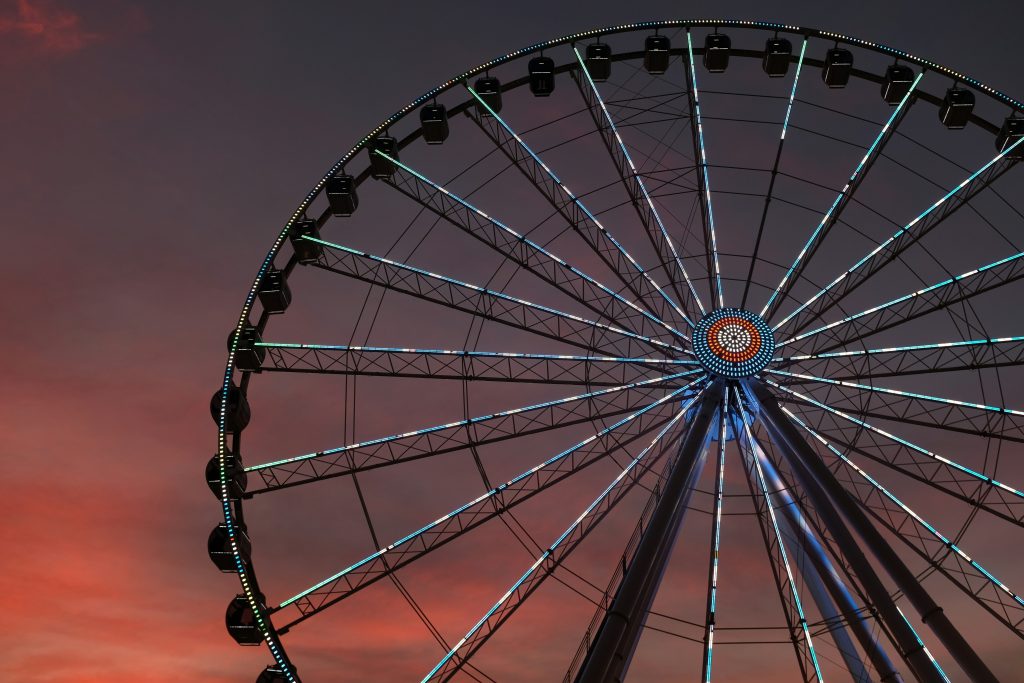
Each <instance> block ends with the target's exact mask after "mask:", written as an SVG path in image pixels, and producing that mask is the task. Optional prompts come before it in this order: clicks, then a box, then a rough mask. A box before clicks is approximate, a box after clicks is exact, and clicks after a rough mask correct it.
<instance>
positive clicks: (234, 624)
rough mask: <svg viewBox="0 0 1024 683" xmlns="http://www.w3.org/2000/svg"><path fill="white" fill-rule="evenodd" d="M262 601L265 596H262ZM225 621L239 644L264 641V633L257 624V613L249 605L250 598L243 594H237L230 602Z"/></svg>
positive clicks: (229, 631)
mask: <svg viewBox="0 0 1024 683" xmlns="http://www.w3.org/2000/svg"><path fill="white" fill-rule="evenodd" d="M260 601H261V602H262V601H263V596H260ZM224 623H225V624H227V627H228V633H229V634H230V635H231V637H232V638H234V639H235V642H237V643H238V644H239V645H259V644H260V643H262V642H263V634H262V633H260V629H259V627H258V626H257V624H256V614H255V613H254V612H253V611H252V607H250V606H249V600H248V598H246V597H245V596H244V595H242V594H239V595H236V596H235V597H234V598H232V600H231V602H229V603H228V609H227V612H225V614H224Z"/></svg>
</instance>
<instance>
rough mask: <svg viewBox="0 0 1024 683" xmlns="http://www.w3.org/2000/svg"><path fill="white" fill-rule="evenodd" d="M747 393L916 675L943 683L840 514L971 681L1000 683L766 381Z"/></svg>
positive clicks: (747, 384)
mask: <svg viewBox="0 0 1024 683" xmlns="http://www.w3.org/2000/svg"><path fill="white" fill-rule="evenodd" d="M744 388H745V390H746V392H747V395H748V396H749V397H750V398H751V399H752V400H754V401H755V402H756V403H757V404H758V406H759V408H760V417H761V419H762V421H763V422H764V424H765V426H766V427H767V428H768V432H769V434H770V435H771V436H772V439H773V440H774V441H776V443H777V444H778V445H779V446H780V450H781V451H782V452H783V455H784V456H785V457H786V459H787V460H789V461H790V463H791V466H792V467H793V472H794V474H795V475H796V476H797V478H798V479H800V483H801V484H802V485H803V487H804V489H805V490H806V491H807V493H808V495H809V496H810V497H811V500H812V502H813V503H814V506H815V509H816V511H817V512H818V513H819V514H820V515H821V517H822V519H823V520H824V522H825V524H826V525H827V526H828V528H829V530H830V531H831V532H832V535H833V536H834V537H835V539H836V542H837V543H839V545H840V547H841V548H842V551H843V554H844V555H845V556H846V558H847V559H848V560H849V561H850V564H851V565H852V566H853V570H854V572H856V574H857V576H858V577H859V578H860V579H861V582H862V583H863V584H864V589H865V590H866V591H867V592H868V595H869V596H870V597H871V600H872V601H873V602H874V603H875V607H876V608H878V611H879V613H880V614H881V615H882V618H883V619H884V620H885V623H886V625H887V626H888V627H889V630H890V632H891V633H892V634H893V636H894V637H895V638H896V641H897V643H899V645H900V647H901V648H902V649H903V651H904V654H905V656H906V658H907V661H908V663H909V664H910V665H911V667H912V668H913V670H914V672H915V674H916V675H917V676H918V677H919V678H920V679H921V680H924V681H931V680H936V681H941V680H942V679H941V677H940V676H939V675H938V672H937V671H936V669H935V667H934V665H933V664H932V663H931V660H930V659H929V657H928V655H927V653H926V652H925V651H924V647H923V645H921V644H920V642H918V638H917V636H916V634H914V632H913V629H911V628H910V625H909V624H907V622H906V620H905V619H903V616H902V615H901V614H900V613H899V611H898V610H897V609H896V604H895V603H894V602H893V601H892V598H891V597H890V595H889V593H888V591H887V590H886V588H885V586H884V585H883V584H882V582H881V580H880V579H879V578H878V575H877V574H875V572H874V570H873V569H872V567H871V565H870V564H869V563H868V561H867V558H866V557H864V554H863V553H862V552H861V550H860V547H859V546H858V545H857V543H856V541H855V540H854V539H853V536H852V534H851V533H850V531H849V529H848V528H847V527H846V525H845V524H844V523H843V521H842V519H841V518H840V517H839V514H838V513H837V510H838V511H841V512H842V514H843V516H844V517H846V519H847V521H849V523H850V524H851V526H853V528H854V529H855V530H856V531H857V534H858V535H859V536H860V537H861V538H862V539H863V541H864V543H865V545H867V546H868V547H869V548H870V549H871V552H872V554H874V555H875V557H876V558H877V559H878V562H879V563H880V564H881V565H882V566H883V567H884V568H885V570H886V572H887V573H888V574H889V576H890V578H892V580H893V581H894V582H895V583H896V585H897V586H898V587H899V589H900V590H901V591H903V593H904V594H905V595H906V596H907V598H908V599H909V600H910V602H911V604H913V606H914V608H915V609H916V610H917V611H918V613H919V614H920V615H921V620H922V621H923V622H924V623H926V624H928V626H929V627H930V628H931V629H932V631H933V632H934V633H935V635H936V637H938V639H939V640H940V641H941V642H942V644H943V645H944V646H945V648H946V649H947V650H948V651H949V653H950V654H951V655H952V656H953V658H954V659H955V660H956V662H957V664H959V665H960V668H961V669H963V671H964V673H966V674H967V675H968V676H969V677H970V680H971V681H974V683H998V679H996V677H995V676H994V675H993V674H992V672H991V671H990V670H989V668H988V666H986V664H985V662H984V661H982V659H981V657H979V656H978V655H977V653H976V652H974V650H973V649H972V648H971V646H970V645H969V644H968V643H967V641H966V640H965V639H964V637H963V636H962V635H960V632H959V631H957V630H956V628H955V627H954V626H953V624H952V622H950V621H949V618H948V617H946V615H945V614H944V613H943V611H942V608H941V607H939V606H938V605H937V604H936V603H935V601H934V600H933V599H932V597H931V596H930V595H929V594H928V592H927V591H926V590H925V589H924V586H922V585H921V583H920V582H919V581H918V580H917V577H916V576H914V573H913V572H912V571H910V569H909V568H908V567H907V566H906V564H904V563H903V560H902V559H901V558H900V557H899V555H897V554H896V551H895V550H893V549H892V546H890V545H889V544H888V543H887V542H886V541H885V539H884V538H883V537H882V534H881V533H880V532H879V531H878V529H877V528H875V526H874V525H873V524H872V523H871V521H870V520H869V519H868V518H867V515H866V514H865V513H864V511H863V510H861V509H860V507H859V506H858V505H857V503H856V501H854V499H853V498H852V497H851V496H850V494H849V493H847V491H846V489H844V488H843V487H842V485H841V484H840V483H839V482H838V481H837V480H836V479H835V477H834V476H833V475H832V471H831V470H829V468H828V467H827V466H826V465H825V463H824V462H823V461H822V460H821V458H820V457H818V454H817V453H816V452H815V451H814V449H813V448H811V446H810V445H809V444H808V443H807V442H806V441H805V440H804V439H803V436H802V435H801V434H800V432H799V431H798V430H797V428H796V426H795V425H793V423H792V422H791V421H790V420H789V419H788V418H787V417H786V415H785V413H783V412H782V409H781V408H779V404H778V402H777V401H776V400H775V397H774V396H772V394H771V393H770V392H769V391H768V389H767V387H765V385H764V384H762V383H760V382H752V381H745V382H744Z"/></svg>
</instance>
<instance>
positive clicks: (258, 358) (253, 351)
mask: <svg viewBox="0 0 1024 683" xmlns="http://www.w3.org/2000/svg"><path fill="white" fill-rule="evenodd" d="M234 341H235V331H234V330H231V332H230V333H229V334H228V351H230V350H231V345H232V342H234ZM262 342H263V338H262V337H261V336H260V331H259V330H257V329H256V328H255V327H253V326H252V325H246V326H245V327H243V328H242V333H241V334H240V335H238V344H237V346H236V347H235V367H236V368H238V369H239V370H242V371H243V372H253V371H256V370H259V369H260V366H261V365H263V361H264V359H266V357H267V350H266V349H265V348H263V347H262V346H259V344H260V343H262Z"/></svg>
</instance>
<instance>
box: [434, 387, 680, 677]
mask: <svg viewBox="0 0 1024 683" xmlns="http://www.w3.org/2000/svg"><path fill="white" fill-rule="evenodd" d="M699 397H700V393H698V394H697V395H695V396H694V397H693V398H692V399H690V400H689V401H688V402H687V403H686V405H684V406H683V407H682V408H680V410H679V412H678V413H676V415H675V416H674V417H673V418H672V419H671V420H670V421H669V422H668V424H666V425H665V426H664V427H663V428H662V429H661V431H660V432H658V434H657V436H655V437H654V439H653V440H652V441H651V442H650V444H649V445H648V446H646V447H645V448H644V449H643V450H641V451H640V452H639V453H638V454H637V455H636V457H634V458H633V459H632V460H631V461H630V462H629V464H627V465H626V467H625V468H624V469H623V470H622V471H621V472H620V473H619V474H618V475H617V476H616V477H615V479H613V480H612V482H611V483H610V484H609V485H608V486H607V488H605V490H604V491H602V492H601V494H600V495H599V496H598V497H597V498H595V499H594V500H593V502H591V503H590V505H588V506H587V508H586V509H585V510H584V511H583V513H582V514H581V515H580V516H579V517H577V518H576V520H575V521H574V522H573V523H572V524H570V525H569V526H568V527H567V528H566V529H565V531H563V532H562V534H561V535H560V536H559V537H558V538H556V539H555V542H554V543H552V544H551V545H550V546H548V548H547V549H546V550H545V551H544V552H543V553H541V555H540V556H539V557H538V558H537V560H536V561H535V562H534V563H533V564H532V565H530V568H529V569H527V570H526V572H525V573H523V575H522V576H520V577H519V579H517V580H516V582H515V583H513V584H512V586H511V587H510V588H509V589H508V590H507V591H505V594H504V595H502V596H501V598H499V599H498V601H497V602H496V603H494V605H493V606H492V607H491V608H490V609H489V610H487V612H486V613H485V614H484V615H483V616H482V617H481V618H480V620H479V621H477V622H476V624H474V625H473V627H472V628H471V629H469V631H468V632H467V633H466V635H464V636H463V637H462V638H461V639H460V640H459V641H458V642H457V643H455V645H453V646H452V648H451V650H450V651H449V652H448V654H446V655H445V656H444V657H442V658H441V661H439V662H438V663H437V664H436V665H435V666H434V668H433V669H431V670H430V672H429V673H428V674H427V675H426V676H424V677H423V680H422V681H421V682H420V683H427V682H428V681H430V680H432V679H433V678H434V677H435V676H436V675H437V673H438V672H439V671H441V669H442V668H444V666H445V665H446V664H447V663H448V662H449V661H450V660H451V659H452V658H453V657H455V655H456V653H457V652H458V651H459V650H460V649H461V648H462V646H463V645H465V644H466V642H467V641H468V640H469V639H470V638H472V637H473V636H474V635H475V634H476V633H477V632H478V631H480V629H481V628H482V627H483V625H484V624H485V623H487V620H488V619H490V618H491V616H492V615H494V613H495V612H497V611H498V610H499V609H501V607H502V605H504V604H505V603H506V602H507V601H508V600H509V598H511V597H512V594H513V593H515V592H516V590H517V589H518V588H519V587H520V586H522V585H523V584H524V583H525V582H526V581H527V580H528V579H529V578H530V577H531V576H532V575H533V574H534V572H536V571H537V569H538V568H539V567H540V566H541V565H542V564H543V563H544V561H545V560H546V559H548V558H549V557H551V555H552V554H553V553H554V552H555V551H556V550H557V549H558V547H559V546H560V545H561V544H562V543H563V542H564V541H565V539H566V538H568V537H569V536H570V535H571V534H572V533H573V532H574V531H575V530H576V529H578V528H579V527H580V525H581V524H583V522H584V520H586V519H587V517H589V516H590V515H591V514H593V512H594V510H596V509H597V507H598V506H599V505H600V504H601V503H602V502H604V501H605V500H606V499H607V498H608V497H609V496H610V495H611V493H612V491H614V490H615V489H616V488H618V487H619V486H620V485H621V484H622V482H623V481H624V480H625V479H626V477H628V476H629V474H630V472H632V471H633V469H634V468H635V467H636V466H637V465H638V464H639V463H640V461H641V460H643V458H644V456H645V455H647V454H648V453H649V452H650V451H651V450H653V449H654V447H655V445H657V443H658V442H659V441H660V440H661V439H662V438H663V437H664V436H665V434H667V433H668V431H669V430H670V429H671V428H672V427H674V426H675V425H676V423H677V422H679V420H681V419H682V418H683V416H684V415H685V414H686V411H687V409H688V408H689V407H690V406H692V405H693V404H694V402H695V401H696V400H697V399H698V398H699ZM548 573H550V572H548Z"/></svg>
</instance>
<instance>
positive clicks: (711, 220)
mask: <svg viewBox="0 0 1024 683" xmlns="http://www.w3.org/2000/svg"><path fill="white" fill-rule="evenodd" d="M686 49H687V51H688V53H689V57H690V88H691V89H692V90H693V108H694V114H695V116H696V117H697V121H696V125H697V139H698V140H699V142H700V165H701V169H702V171H703V177H704V202H705V205H706V206H707V207H708V230H709V231H710V232H711V254H712V260H713V262H714V267H715V286H716V288H717V292H718V306H719V308H724V307H725V295H724V293H723V291H722V268H721V266H720V265H719V263H718V236H717V234H716V233H715V214H714V212H713V211H712V210H711V179H710V176H709V175H708V154H707V149H705V147H704V125H703V124H702V123H701V119H700V96H699V94H698V92H697V69H695V68H694V66H693V38H692V37H691V36H690V32H689V31H687V32H686Z"/></svg>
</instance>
